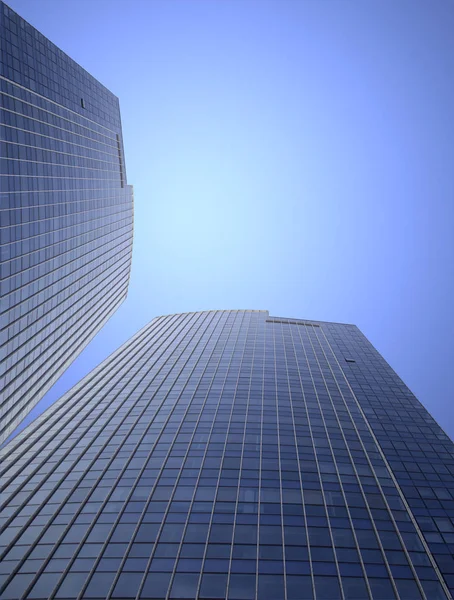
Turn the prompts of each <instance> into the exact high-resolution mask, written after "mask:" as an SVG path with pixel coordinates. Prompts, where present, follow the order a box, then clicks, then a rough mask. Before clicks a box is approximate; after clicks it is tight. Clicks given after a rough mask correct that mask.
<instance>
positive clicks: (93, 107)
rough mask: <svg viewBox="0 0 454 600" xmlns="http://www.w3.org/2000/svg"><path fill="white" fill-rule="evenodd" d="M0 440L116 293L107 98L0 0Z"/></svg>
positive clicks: (129, 210)
mask: <svg viewBox="0 0 454 600" xmlns="http://www.w3.org/2000/svg"><path fill="white" fill-rule="evenodd" d="M0 99H1V105H0V106H1V110H0V186H1V187H0V227H1V230H0V232H1V233H0V245H1V256H0V294H1V313H0V315H1V316H0V442H1V441H2V440H3V439H4V438H5V437H6V436H7V435H8V434H9V433H10V432H11V431H12V430H13V429H14V427H15V426H16V425H17V424H18V423H19V421H20V420H22V418H23V417H24V416H25V415H26V414H27V412H28V411H29V410H30V409H31V408H32V406H33V405H34V404H36V402H37V401H38V400H39V399H40V398H41V397H42V396H43V394H44V393H45V392H46V391H47V390H48V389H49V388H50V386H51V385H52V384H53V383H54V381H55V380H56V379H57V377H59V376H60V375H61V373H62V372H63V371H64V369H65V368H66V367H67V366H68V365H69V364H70V363H71V362H72V361H73V360H74V358H76V356H77V355H78V354H79V353H80V352H81V350H82V349H83V348H84V347H85V346H86V344H87V343H88V342H89V340H90V339H91V338H92V337H93V336H94V335H95V334H96V332H97V331H98V330H99V329H100V327H101V326H102V325H103V324H104V323H105V321H106V320H107V319H108V318H109V317H110V316H111V315H112V313H113V312H114V311H115V310H116V308H117V307H118V306H119V304H120V303H121V302H122V301H123V300H124V298H125V297H126V293H127V287H128V281H129V271H130V260H131V246H132V220H133V201H132V188H131V186H128V185H127V184H126V171H125V160H124V152H123V141H122V132H121V122H120V111H119V103H118V99H117V98H116V97H115V96H114V95H113V94H112V93H111V92H109V91H108V90H107V89H106V88H105V87H104V86H102V85H101V84H100V83H99V82H98V81H96V79H94V78H93V77H92V76H91V75H89V74H88V73H87V72H86V71H84V69H82V68H81V67H80V66H79V65H77V64H76V63H75V62H74V61H73V60H71V59H70V58H69V57H68V56H66V54H64V53H63V52H62V51H61V50H59V49H58V48H57V47H56V46H55V45H54V44H52V43H51V42H50V41H49V40H47V39H46V38H45V37H44V36H43V35H42V34H41V33H39V32H38V31H37V30H36V29H34V28H33V27H31V26H30V25H29V24H28V23H26V22H25V21H24V20H23V19H21V18H20V17H19V16H18V15H17V14H16V13H15V12H13V11H12V10H11V9H10V8H8V7H7V6H6V5H5V4H4V3H3V2H1V1H0Z"/></svg>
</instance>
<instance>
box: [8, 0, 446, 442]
mask: <svg viewBox="0 0 454 600" xmlns="http://www.w3.org/2000/svg"><path fill="white" fill-rule="evenodd" d="M7 3H8V4H9V5H10V6H11V8H13V10H15V11H16V12H18V13H19V14H20V15H21V16H22V17H23V18H24V19H26V20H27V21H29V22H30V23H31V24H32V25H33V26H34V27H36V28H37V29H39V30H40V31H41V32H42V33H43V34H44V35H45V36H46V37H48V38H49V39H50V40H51V41H52V42H53V43H55V44H56V45H57V46H59V47H60V48H61V49H62V50H64V51H65V52H66V53H67V54H69V56H71V57H72V58H73V59H74V60H76V61H77V62H78V63H79V64H80V65H82V66H83V67H84V68H85V69H86V70H87V71H89V72H90V73H91V74H92V75H93V76H94V77H96V79H98V80H99V81H101V82H102V83H103V84H104V85H105V86H106V87H108V88H109V89H110V90H111V91H112V92H113V93H114V94H116V95H117V96H118V97H119V98H120V106H121V112H122V123H123V135H124V146H125V155H126V168H127V177H128V183H130V184H133V185H134V197H135V233H134V250H133V264H132V274H131V283H130V288H129V295H128V298H127V300H126V301H125V303H124V304H123V305H122V306H121V308H120V309H119V310H118V311H117V312H116V314H115V315H114V316H113V317H112V318H111V319H110V321H109V322H108V324H107V325H105V327H104V328H103V330H102V331H101V332H100V333H98V335H97V336H96V338H95V339H94V340H93V341H92V342H91V344H90V345H89V346H88V347H87V348H86V349H85V351H84V352H83V353H82V354H81V355H80V357H79V358H78V359H77V360H76V361H75V362H74V363H73V365H72V366H71V367H70V368H69V369H68V370H67V371H66V373H65V374H64V375H63V376H62V377H61V379H60V380H59V382H58V383H57V384H56V385H55V386H54V387H53V388H52V390H50V392H49V393H48V394H47V395H46V396H45V397H44V399H43V400H42V401H41V402H40V404H39V405H37V407H35V409H34V410H33V411H32V413H31V415H29V417H28V418H27V419H26V421H25V422H24V423H28V422H29V421H30V420H31V419H32V418H34V417H36V416H37V415H38V414H39V413H40V412H42V411H43V410H44V408H46V407H47V406H49V404H50V403H51V402H53V401H55V400H56V399H57V398H59V397H60V396H61V394H62V393H63V392H65V391H67V390H68V389H69V388H70V387H71V386H72V385H74V384H75V383H76V382H77V381H79V380H80V379H81V377H82V376H84V375H85V374H87V373H88V372H89V371H91V369H93V368H94V367H95V366H97V365H98V364H99V362H100V361H101V360H103V359H104V358H106V357H107V356H108V355H109V354H111V353H112V352H113V351H114V350H116V349H117V348H118V347H119V345H120V344H121V343H123V342H124V341H126V340H127V339H128V338H129V337H131V336H132V335H133V334H134V333H135V332H136V331H137V330H138V329H139V328H140V327H142V326H143V325H145V324H146V323H147V322H148V321H150V320H151V319H152V318H153V317H155V316H159V315H165V314H171V313H179V312H192V311H198V310H208V309H238V308H243V309H248V308H250V309H265V310H269V311H270V314H271V315H274V316H284V317H296V318H303V319H316V320H326V321H338V322H346V323H355V324H356V325H358V327H359V328H360V329H361V330H362V331H363V333H364V334H365V335H366V336H367V337H368V338H369V340H370V341H371V342H372V343H373V344H374V346H375V347H376V348H377V349H378V350H379V352H380V353H381V354H382V355H383V356H384V358H385V359H386V360H387V361H388V362H389V363H390V364H391V365H392V367H393V368H394V369H395V370H396V372H397V373H398V374H399V375H400V376H401V377H402V379H403V380H404V381H405V383H406V384H407V385H408V386H409V387H410V389H411V390H412V391H413V392H414V393H415V394H416V395H417V397H418V398H419V399H420V400H421V402H422V403H423V404H424V405H425V406H426V407H427V409H428V410H429V411H430V412H431V414H432V415H433V416H434V417H435V419H436V420H437V421H438V422H439V424H440V425H441V426H442V427H443V428H444V430H445V431H446V432H447V433H448V434H449V435H450V436H451V437H454V344H453V337H454V310H453V308H454V302H453V297H454V168H453V159H454V76H453V75H454V36H453V34H452V32H453V31H454V3H453V2H450V1H442V0H440V1H439V2H429V1H421V0H400V1H399V2H395V1H394V0H369V1H368V2H363V1H360V0H356V1H350V0H289V1H286V0H276V1H267V0H257V1H255V0H162V1H161V0H128V2H123V0H7Z"/></svg>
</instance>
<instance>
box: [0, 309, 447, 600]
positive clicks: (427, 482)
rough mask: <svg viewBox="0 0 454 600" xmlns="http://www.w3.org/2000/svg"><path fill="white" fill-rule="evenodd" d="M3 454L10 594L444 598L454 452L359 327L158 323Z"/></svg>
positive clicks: (229, 316)
mask: <svg viewBox="0 0 454 600" xmlns="http://www.w3.org/2000/svg"><path fill="white" fill-rule="evenodd" d="M0 458H1V462H2V472H1V482H2V493H3V496H2V498H3V505H2V507H3V509H2V519H3V522H2V526H3V535H2V538H1V544H2V546H1V550H0V552H1V554H0V558H1V569H2V575H1V577H2V579H1V583H0V595H1V597H2V599H4V600H19V599H25V598H27V599H34V600H37V599H41V600H43V599H46V600H47V599H53V598H55V599H60V600H61V599H68V600H69V599H76V598H78V599H81V598H83V599H84V600H90V599H100V598H103V599H117V600H118V599H126V598H128V599H132V598H136V599H167V598H170V599H177V598H178V599H187V600H189V599H192V600H194V599H196V598H198V599H202V598H203V599H205V600H208V599H211V600H214V599H223V598H227V599H229V600H253V599H257V600H311V599H313V600H336V599H339V600H367V599H369V600H393V599H398V600H418V599H424V600H442V599H443V600H446V599H447V598H452V596H451V593H452V591H453V589H454V561H453V557H452V553H453V551H454V446H453V444H452V442H451V441H450V439H449V438H448V437H447V436H446V435H445V434H444V433H443V431H442V430H441V429H440V427H439V426H438V425H437V424H436V423H435V421H434V420H433V419H432V418H431V416H430V415H429V414H428V412H427V411H426V410H425V409H424V408H423V407H422V405H421V404H420V403H419V402H418V401H417V399H416V398H415V397H414V396H413V395H412V394H411V392H410V391H409V390H408V388H407V387H406V386H405V385H404V384H403V383H402V381H401V380H400V379H399V377H398V376H397V375H396V374H395V373H394V371H393V370H392V369H391V368H390V367H389V365H388V364H387V363H386V362H385V361H384V360H383V358H382V357H381V356H380V355H379V354H378V352H377V351H376V350H375V349H374V348H373V346H372V345H371V344H370V343H369V342H368V341H367V339H366V338H365V337H364V336H363V335H362V333H361V332H360V331H359V330H358V329H357V328H356V327H355V326H354V325H343V324H336V323H325V322H317V321H305V320H295V319H285V318H274V317H270V316H269V315H268V313H267V312H266V311H208V312H201V313H188V314H182V315H171V316H165V317H158V318H156V319H154V320H153V321H152V322H151V323H150V324H149V325H147V326H146V327H145V328H144V329H142V330H141V331H140V332H139V333H138V334H137V335H136V336H135V337H134V338H132V339H131V340H130V341H129V342H127V343H126V344H125V345H124V346H123V347H121V348H120V349H119V350H118V351H117V352H116V353H114V354H113V355H112V356H111V357H109V358H108V359H107V360H106V361H104V363H102V364H101V365H100V366H99V367H98V368H97V369H95V370H94V371H93V372H92V373H91V374H89V375H88V376H87V377H86V378H85V379H83V380H82V381H81V382H80V383H79V384H77V385H76V386H75V387H74V388H73V389H72V390H71V391H70V392H68V393H67V394H66V395H65V396H63V397H62V398H61V399H60V400H59V401H58V402H57V403H55V404H54V405H53V406H52V407H51V408H49V409H48V410H47V411H46V412H45V413H44V414H43V415H42V416H41V417H39V418H38V419H37V420H36V421H35V422H34V423H32V424H31V425H30V426H29V427H28V428H27V429H25V430H24V431H23V432H21V433H20V434H19V435H18V436H17V437H16V438H15V439H14V440H12V441H11V442H10V443H9V444H8V445H7V446H6V447H5V448H4V449H3V450H2V451H1V453H0Z"/></svg>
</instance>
